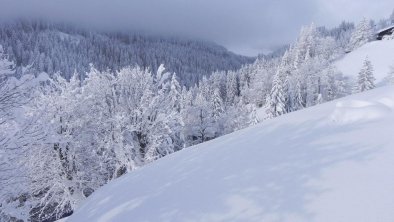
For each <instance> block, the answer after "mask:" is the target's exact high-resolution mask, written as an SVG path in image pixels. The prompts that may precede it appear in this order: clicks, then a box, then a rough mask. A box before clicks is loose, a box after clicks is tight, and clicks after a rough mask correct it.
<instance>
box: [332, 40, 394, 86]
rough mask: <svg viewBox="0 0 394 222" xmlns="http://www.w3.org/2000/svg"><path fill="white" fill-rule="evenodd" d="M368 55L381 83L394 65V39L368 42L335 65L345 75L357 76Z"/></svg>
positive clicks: (376, 76) (375, 74)
mask: <svg viewBox="0 0 394 222" xmlns="http://www.w3.org/2000/svg"><path fill="white" fill-rule="evenodd" d="M367 56H368V59H369V60H370V61H371V63H372V65H373V67H374V76H375V78H376V80H377V81H376V83H379V82H380V81H382V80H383V79H384V78H385V77H386V76H387V75H388V73H389V71H390V66H394V40H382V41H373V42H370V43H367V44H365V45H363V46H361V47H360V48H358V49H356V50H354V51H352V52H350V53H348V54H347V55H345V57H344V58H342V59H341V60H339V61H337V62H336V63H335V65H336V67H337V68H338V69H339V70H340V71H341V72H342V73H343V74H344V75H347V76H352V77H357V75H358V73H359V72H360V70H361V68H362V66H363V62H364V60H365V58H366V57H367Z"/></svg>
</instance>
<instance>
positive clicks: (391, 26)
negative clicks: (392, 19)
mask: <svg viewBox="0 0 394 222" xmlns="http://www.w3.org/2000/svg"><path fill="white" fill-rule="evenodd" d="M392 28H394V25H390V26H388V27H386V28H383V29H380V30H379V31H377V33H381V32H384V31H386V30H389V29H392Z"/></svg>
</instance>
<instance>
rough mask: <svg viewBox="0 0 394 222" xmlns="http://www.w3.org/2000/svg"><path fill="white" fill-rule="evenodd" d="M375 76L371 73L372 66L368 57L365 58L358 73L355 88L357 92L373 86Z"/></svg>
mask: <svg viewBox="0 0 394 222" xmlns="http://www.w3.org/2000/svg"><path fill="white" fill-rule="evenodd" d="M374 81H375V77H374V75H373V66H372V63H371V61H369V59H368V57H366V58H365V60H364V63H363V67H362V68H361V70H360V72H359V73H358V81H357V89H358V92H364V91H367V90H370V89H373V88H375V83H374Z"/></svg>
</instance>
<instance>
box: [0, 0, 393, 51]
mask: <svg viewBox="0 0 394 222" xmlns="http://www.w3.org/2000/svg"><path fill="white" fill-rule="evenodd" d="M393 7H394V3H392V0H379V1H372V0H297V1H293V0H0V18H2V19H8V18H15V17H28V18H29V17H39V18H49V19H51V20H54V21H65V22H72V23H77V24H81V25H85V26H89V27H94V28H101V29H110V30H130V31H140V32H146V33H151V34H162V35H175V36H185V37H190V38H199V39H204V40H210V41H214V42H217V43H219V44H222V45H224V46H227V47H228V48H229V49H231V50H233V51H236V52H238V53H242V54H246V55H255V54H257V53H258V52H261V51H263V50H268V49H272V48H273V47H276V46H279V45H282V44H286V43H288V42H290V41H292V40H293V39H294V38H296V36H297V33H298V31H299V29H300V27H301V26H302V25H306V24H309V23H311V22H313V21H314V22H315V23H317V24H318V25H335V24H337V23H339V22H340V21H341V20H351V21H358V20H360V19H361V18H362V17H369V18H380V17H387V16H388V15H389V14H390V13H391V11H392V9H393Z"/></svg>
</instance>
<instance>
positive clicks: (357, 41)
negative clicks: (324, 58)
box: [348, 18, 374, 51]
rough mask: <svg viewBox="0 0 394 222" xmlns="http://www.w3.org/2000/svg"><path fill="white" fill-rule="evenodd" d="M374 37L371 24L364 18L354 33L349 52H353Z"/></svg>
mask: <svg viewBox="0 0 394 222" xmlns="http://www.w3.org/2000/svg"><path fill="white" fill-rule="evenodd" d="M373 35H374V33H373V27H372V25H371V22H370V21H369V20H367V19H366V18H364V19H363V20H362V21H361V22H360V23H359V24H358V25H357V27H356V29H355V30H354V32H353V33H352V37H351V39H350V43H349V47H348V50H350V51H352V50H354V49H356V48H358V47H360V46H362V45H364V44H365V43H367V42H369V41H370V40H371V39H372V38H373Z"/></svg>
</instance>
